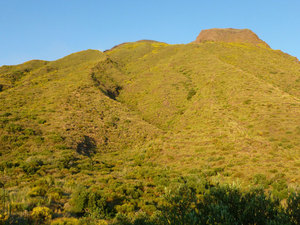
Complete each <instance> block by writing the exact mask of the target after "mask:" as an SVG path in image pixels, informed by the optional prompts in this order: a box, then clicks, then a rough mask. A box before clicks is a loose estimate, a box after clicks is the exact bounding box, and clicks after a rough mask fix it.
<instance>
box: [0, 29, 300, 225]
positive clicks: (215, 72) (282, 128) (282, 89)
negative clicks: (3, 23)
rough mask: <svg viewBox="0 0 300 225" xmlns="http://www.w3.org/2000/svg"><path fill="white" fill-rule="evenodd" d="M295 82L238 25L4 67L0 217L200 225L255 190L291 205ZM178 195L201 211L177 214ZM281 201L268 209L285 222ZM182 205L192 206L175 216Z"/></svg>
mask: <svg viewBox="0 0 300 225" xmlns="http://www.w3.org/2000/svg"><path fill="white" fill-rule="evenodd" d="M299 90H300V64H299V61H298V60H297V59H296V58H295V57H292V56H290V55H288V54H285V53H283V52H281V51H279V50H273V49H271V48H270V47H269V46H268V45H267V44H266V43H265V42H263V41H261V40H260V39H259V38H258V37H257V35H256V34H254V33H253V32H252V31H250V30H246V29H245V30H237V29H212V30H204V31H202V32H201V33H200V34H199V36H198V37H197V39H196V41H195V42H193V43H190V44H176V45H169V44H166V43H162V42H156V41H148V40H143V41H137V42H128V43H123V44H120V45H118V46H115V47H113V48H112V49H110V50H108V51H105V52H100V51H97V50H86V51H81V52H77V53H74V54H71V55H69V56H66V57H64V58H62V59H59V60H56V61H42V60H33V61H29V62H26V63H24V64H20V65H15V66H2V67H0V105H1V108H0V178H1V186H0V188H1V190H2V195H1V196H2V197H1V198H2V200H3V201H2V202H1V204H2V205H0V206H1V209H2V211H1V212H7V213H8V212H10V214H11V216H10V217H9V218H7V216H6V217H5V216H4V217H3V218H4V219H3V221H4V220H6V221H13V220H17V219H19V220H23V222H24V223H25V222H26V221H27V223H47V222H49V221H51V218H53V219H54V222H55V221H58V222H57V224H63V221H69V222H70V221H71V222H70V223H71V224H76V223H78V224H79V223H82V224H87V221H93V222H95V223H96V222H102V223H104V224H105V223H117V222H118V221H119V222H120V221H123V222H120V223H121V224H125V222H124V221H125V220H128V221H127V222H128V223H127V224H130V223H131V222H132V221H135V220H138V218H139V217H136V215H137V213H141V214H139V215H140V216H141V215H142V217H143V218H144V219H143V220H144V221H148V222H149V223H148V224H151V223H150V221H152V224H176V223H177V222H176V221H178V220H182V221H183V222H182V223H181V224H192V222H191V221H198V222H197V223H195V224H212V223H214V222H213V221H215V222H216V221H219V222H222V221H224V218H223V219H222V217H220V218H219V217H218V216H217V215H216V214H214V213H213V214H210V213H211V212H210V211H205V210H209V209H208V208H205V207H206V206H207V207H210V206H209V204H217V205H218V204H223V203H224V202H226V201H225V200H221V199H218V198H219V197H220V196H223V197H224V198H225V197H226V193H228V192H230V193H232V195H233V196H237V198H236V199H237V202H236V204H240V203H238V202H239V201H241V202H244V203H243V204H245V205H249V204H250V203H249V202H253V201H254V200H253V199H252V197H254V198H256V197H257V196H262V197H261V198H264V197H263V195H264V192H263V191H262V192H259V191H258V192H253V193H252V192H251V190H253V188H254V189H256V188H261V189H262V190H265V191H272V192H271V194H270V199H269V200H270V202H272V201H273V200H274V199H275V200H274V201H277V200H276V199H279V200H284V201H287V202H290V201H291V200H286V199H287V198H288V197H289V196H292V195H291V194H290V193H292V192H296V193H297V191H298V186H299V182H300V170H299V167H300V152H299V151H300V108H299V106H300V105H299V103H300V101H299V98H300V92H299ZM226 184H228V185H230V186H229V187H224V185H226ZM220 185H221V186H220ZM250 187H251V188H250ZM232 188H233V189H232ZM235 188H238V190H239V191H241V192H239V191H238V192H236V191H234V190H235ZM175 189H176V190H175ZM170 190H173V191H172V192H170ZM207 190H209V191H207ZM214 191H216V192H214ZM219 191H220V193H221V194H218V193H219ZM231 191H233V192H231ZM247 191H250V192H251V193H252V194H249V193H250V192H249V193H248V192H247ZM244 192H245V193H248V194H249V195H247V194H242V193H244ZM172 193H174V195H172ZM205 193H211V196H210V197H207V198H205V201H207V202H206V203H205V204H204V199H203V198H202V197H201V196H204V195H205ZM214 193H215V194H216V195H215V196H214ZM224 193H225V194H224ZM194 194H195V195H194ZM223 194H224V195H223ZM179 196H181V197H184V198H185V197H186V198H185V199H182V202H185V203H184V204H185V205H186V204H188V203H187V202H189V204H194V203H193V202H194V201H195V204H196V203H197V202H198V203H199V202H203V204H204V205H201V204H200V205H198V206H197V207H200V208H199V209H197V210H196V211H193V210H194V209H195V208H193V207H192V206H191V205H189V206H188V205H186V207H187V208H186V210H187V211H185V212H177V211H176V210H178V208H180V207H181V206H180V207H179V206H178V207H175V206H176V204H177V203H176V201H177V200H176V198H178V197H179ZM217 196H219V197H217ZM247 196H248V197H249V196H250V197H249V198H248V197H247ZM251 196H252V197H251ZM297 196H299V195H297ZM209 198H211V199H210V200H208V199H209ZM213 198H216V199H218V200H216V199H215V200H212V199H213ZM295 199H299V197H297V198H296V197H295ZM252 200H253V201H252ZM269 200H268V201H269ZM172 201H175V202H172ZM218 201H220V202H222V203H220V202H218ZM248 201H249V202H248ZM295 201H296V200H295ZM213 202H215V203H213ZM229 202H230V201H229ZM245 202H246V203H245ZM254 202H255V201H254ZM270 202H269V203H264V204H271V205H272V204H273V206H274V207H275V205H276V204H277V203H276V202H273V203H270ZM198 203H197V204H198ZM224 204H226V203H224ZM243 204H242V203H241V204H240V206H241V207H243ZM251 204H252V203H251ZM289 204H291V205H289V207H290V206H291V207H290V208H289V207H287V208H281V207H282V206H281V205H280V201H279V202H278V204H277V205H276V210H279V211H276V210H275V208H274V210H275V211H274V215H275V214H276V215H281V214H280V213H283V214H282V216H280V218H281V219H282V220H280V221H283V220H284V221H285V222H284V224H297V223H293V221H296V220H297V213H295V212H296V211H293V210H294V208H293V207H292V205H293V204H294V202H292V203H289ZM173 206H174V208H172V207H173ZM8 207H10V208H9V209H8ZM201 207H202V208H201ZM203 207H204V208H203ZM213 207H214V206H213ZM220 207H221V206H220ZM224 207H225V206H224ZM226 207H227V206H226ZM226 207H225V208H226ZM249 207H250V206H249ZM251 207H252V206H251ZM253 208H254V209H255V208H256V209H257V210H260V208H259V207H258V206H254V205H253ZM180 209H181V208H180ZM210 209H212V208H210ZM226 209H227V210H228V211H226V212H227V213H228V216H226V218H229V219H228V224H235V223H236V224H251V223H252V224H254V223H257V224H259V222H258V220H259V218H264V220H265V221H271V218H273V217H272V215H273V214H272V215H271V214H267V213H266V212H265V211H262V215H261V216H257V215H258V214H257V213H254V214H255V215H256V216H253V221H252V222H251V221H250V222H249V221H248V222H245V221H246V220H247V219H248V217H243V218H238V216H237V215H233V214H232V213H233V212H234V211H235V210H233V211H230V210H231V209H230V207H229V208H228V207H227V208H226ZM48 210H49V211H48ZM172 210H173V211H172ZM174 210H175V211H176V213H174ZM202 210H204V211H202ZM240 210H242V211H243V210H245V209H244V208H241V209H240ZM284 210H290V211H284ZM296 210H299V207H298V208H297V206H296ZM25 212H29V213H27V214H26V213H25ZM173 213H174V214H173ZM185 213H187V215H189V216H192V215H196V214H197V213H198V214H199V213H200V214H201V213H203V214H201V215H200V214H199V215H198V214H197V216H195V218H194V217H193V218H194V220H193V219H192V217H189V216H186V217H182V218H181V219H180V218H177V217H176V216H175V215H186V214H185ZM189 213H190V214H189ZM293 213H295V215H296V216H293V215H294V214H293ZM1 215H4V214H1ZM5 215H7V214H5ZM116 215H118V216H116ZM172 215H174V216H175V217H172V218H171V217H170V216H172ZM204 215H205V216H204ZM287 215H289V216H287ZM122 216H123V217H122ZM149 216H150V217H151V216H152V217H151V218H150V217H149ZM285 216H287V217H285ZM60 217H64V218H61V219H59V218H60ZM65 217H70V218H65ZM154 217H155V218H154ZM1 218H2V217H1ZM1 218H0V219H1ZM200 218H202V219H201V221H202V222H201V221H200ZM274 218H275V217H274ZM274 218H273V219H274ZM276 218H277V217H276ZM278 218H279V216H278ZM198 219H199V220H198ZM285 219H286V220H285ZM72 221H73V222H72ZM84 221H85V222H84ZM116 221H117V222H116ZM130 221H131V222H130ZM153 221H154V222H153ZM168 221H169V222H168ZM170 221H173V222H171V223H170ZM184 221H185V222H184ZM199 221H200V222H199ZM205 221H206V222H205ZM209 221H210V222H209ZM233 221H235V222H233ZM274 221H277V222H278V221H279V219H278V220H277V219H274ZM291 221H292V222H291ZM54 222H53V223H54ZM49 223H50V222H49ZM91 223H92V222H91ZM120 223H119V224H120ZM132 223H133V222H132ZM216 223H217V222H216ZM261 223H263V222H261Z"/></svg>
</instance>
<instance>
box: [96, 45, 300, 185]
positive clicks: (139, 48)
mask: <svg viewBox="0 0 300 225" xmlns="http://www.w3.org/2000/svg"><path fill="white" fill-rule="evenodd" d="M106 54H107V55H108V57H109V58H110V59H111V64H113V65H114V66H113V68H114V69H113V70H118V72H116V73H111V74H110V77H111V78H112V79H113V81H114V82H115V83H116V84H117V85H118V86H119V89H120V91H119V93H118V96H117V97H116V99H117V100H118V101H120V102H121V103H123V104H126V105H127V106H128V107H129V108H131V109H132V110H134V111H136V112H138V113H139V114H140V115H141V117H142V118H144V119H145V120H146V121H147V122H149V123H151V124H153V125H155V126H157V127H159V128H161V129H164V130H165V131H166V132H168V134H167V135H165V136H164V138H162V140H161V142H160V144H159V145H158V146H157V148H159V149H162V155H164V157H159V159H158V160H162V161H163V163H169V164H170V165H172V166H174V168H177V169H178V170H180V171H184V172H190V171H194V172H196V173H197V172H200V171H202V172H203V171H207V173H208V174H215V175H217V174H220V175H221V177H228V176H229V177H231V178H232V177H235V178H241V179H243V180H248V179H251V177H253V175H255V174H259V173H263V174H266V175H267V176H268V177H272V176H276V174H284V175H286V176H287V177H288V180H289V181H290V182H297V181H298V182H299V178H300V177H299V170H298V168H299V163H300V161H299V140H300V136H299V135H300V126H299V125H300V111H299V98H298V96H299V90H300V89H299V77H300V66H299V62H298V61H297V60H296V59H295V58H293V57H291V56H288V55H286V54H283V53H281V52H278V51H274V50H272V49H268V48H261V47H256V46H254V45H252V44H237V43H221V42H211V43H210V42H207V43H201V44H188V45H166V44H164V43H146V42H136V43H127V44H125V45H121V46H119V47H117V48H114V49H112V50H111V51H108V52H107V53H106ZM109 70H110V69H108V70H107V71H109ZM106 73H109V72H106ZM100 74H101V73H99V75H98V76H100ZM189 169H190V170H189ZM198 169H199V170H198ZM226 179H227V178H226Z"/></svg>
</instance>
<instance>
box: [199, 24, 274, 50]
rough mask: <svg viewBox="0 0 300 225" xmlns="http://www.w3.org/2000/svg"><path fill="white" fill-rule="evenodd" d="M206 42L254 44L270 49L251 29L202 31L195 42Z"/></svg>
mask: <svg viewBox="0 0 300 225" xmlns="http://www.w3.org/2000/svg"><path fill="white" fill-rule="evenodd" d="M206 41H221V42H240V43H252V44H255V45H263V46H265V47H269V45H268V44H267V43H265V42H264V41H262V40H261V39H259V37H258V36H257V35H256V34H255V33H254V32H252V31H251V30H249V29H233V28H225V29H218V28H214V29H208V30H202V31H201V32H200V34H199V35H198V37H197V39H196V40H195V43H201V42H206Z"/></svg>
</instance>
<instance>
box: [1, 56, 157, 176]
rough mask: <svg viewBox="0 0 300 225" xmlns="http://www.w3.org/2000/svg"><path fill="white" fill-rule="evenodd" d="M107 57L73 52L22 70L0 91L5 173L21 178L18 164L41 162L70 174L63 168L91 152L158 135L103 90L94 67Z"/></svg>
mask: <svg viewBox="0 0 300 225" xmlns="http://www.w3.org/2000/svg"><path fill="white" fill-rule="evenodd" d="M105 59H106V56H105V55H104V54H103V53H102V52H99V51H95V50H87V51H83V52H78V53H74V54H72V55H69V56H67V57H65V58H62V59H60V60H57V61H53V62H48V63H45V65H43V66H40V67H39V68H38V69H36V70H33V71H30V72H28V73H26V74H24V76H22V77H21V78H20V79H19V80H18V82H17V83H15V86H14V87H11V88H9V89H5V90H3V91H2V92H0V105H1V108H0V122H1V123H0V127H1V129H0V136H1V141H0V149H1V155H0V158H1V166H2V168H6V165H7V163H9V164H11V166H10V168H11V169H10V170H9V171H6V172H5V171H4V172H5V174H6V175H8V176H10V175H11V176H13V174H16V173H17V174H18V176H20V177H23V175H24V174H23V173H25V172H26V171H22V170H21V171H22V172H21V171H19V170H18V171H16V168H17V167H22V168H24V166H25V167H26V165H27V164H28V165H31V164H32V163H36V162H39V163H41V165H40V167H41V166H43V171H44V172H45V173H49V171H52V172H51V173H52V174H55V176H60V175H59V174H61V172H62V173H66V171H64V170H61V168H64V167H66V168H72V167H74V165H77V164H78V166H79V168H80V167H84V166H85V165H84V162H85V161H84V160H86V159H89V158H90V157H91V156H92V155H93V156H95V155H97V154H100V153H101V152H110V151H120V152H122V151H123V150H125V149H127V148H129V147H130V148H133V147H134V146H136V145H141V144H143V143H144V142H145V141H146V140H148V139H151V138H153V136H154V135H157V134H159V131H158V129H157V128H155V127H154V126H152V125H149V124H148V123H147V122H145V121H143V120H141V119H140V118H139V117H138V116H137V115H136V113H134V112H133V113H132V112H130V111H129V110H128V109H127V107H126V106H122V104H121V103H119V102H116V101H114V100H112V99H110V98H109V97H107V96H106V95H105V94H103V93H102V92H101V90H100V89H99V87H98V86H97V84H96V83H95V81H94V80H93V78H92V76H91V71H92V68H93V67H94V66H95V65H96V64H97V63H99V62H100V61H105ZM25 65H26V63H25ZM17 67H18V68H22V67H24V65H19V66H17ZM14 68H15V67H12V69H14ZM82 160H83V161H82ZM32 161H33V162H32ZM61 164H66V165H61ZM78 166H77V168H78ZM59 168H60V169H59ZM2 175H3V174H2Z"/></svg>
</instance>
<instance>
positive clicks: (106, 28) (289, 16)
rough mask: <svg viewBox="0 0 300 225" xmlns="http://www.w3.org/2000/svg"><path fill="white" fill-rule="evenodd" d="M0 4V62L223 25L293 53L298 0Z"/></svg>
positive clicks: (174, 38)
mask: <svg viewBox="0 0 300 225" xmlns="http://www.w3.org/2000/svg"><path fill="white" fill-rule="evenodd" d="M0 9H1V13H0V65H4V64H5V65H11V64H18V63H22V62H24V61H28V60H31V59H44V60H55V59H58V58H61V57H63V56H66V55H68V54H70V53H73V52H77V51H81V50H85V49H99V50H102V51H103V50H106V49H109V48H111V47H113V46H114V45H117V44H120V43H122V42H127V41H136V40H140V39H152V40H157V41H163V42H167V43H170V44H176V43H189V42H191V41H193V40H194V39H195V38H196V37H197V35H198V33H199V32H200V31H201V30H202V29H208V28H227V27H231V28H249V29H251V30H253V31H254V32H255V33H256V34H257V35H258V36H259V37H260V38H261V39H262V40H264V41H266V42H267V43H268V44H269V45H270V46H271V47H272V48H273V49H281V50H282V51H284V52H287V53H289V54H291V55H293V56H296V57H298V58H300V0H205V1H204V0H198V1H197V0H193V1H192V0H185V1H183V0H181V1H179V0H160V1H159V0H0Z"/></svg>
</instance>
